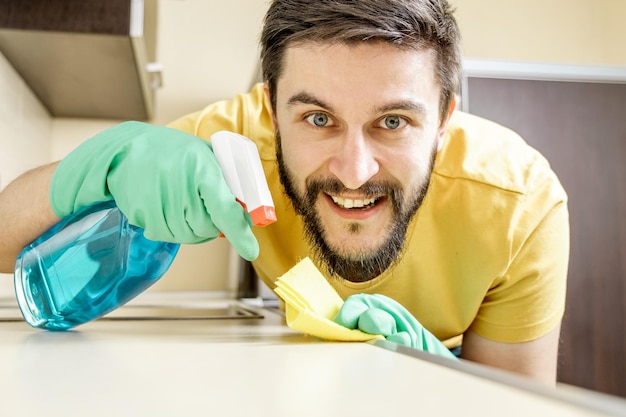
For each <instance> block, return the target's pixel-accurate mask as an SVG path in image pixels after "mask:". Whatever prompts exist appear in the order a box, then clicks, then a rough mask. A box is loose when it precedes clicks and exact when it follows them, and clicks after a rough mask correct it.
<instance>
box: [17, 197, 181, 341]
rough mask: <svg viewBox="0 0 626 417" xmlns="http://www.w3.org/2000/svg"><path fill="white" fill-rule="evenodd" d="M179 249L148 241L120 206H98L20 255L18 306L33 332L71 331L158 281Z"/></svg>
mask: <svg viewBox="0 0 626 417" xmlns="http://www.w3.org/2000/svg"><path fill="white" fill-rule="evenodd" d="M179 247H180V245H179V244H176V243H168V242H157V241H153V240H149V239H147V238H146V237H144V235H143V230H142V229H141V228H138V227H135V226H132V225H130V224H129V223H128V219H127V218H126V216H124V215H123V214H122V212H121V211H119V209H118V208H117V206H116V205H115V202H114V201H107V202H104V203H98V204H95V205H93V206H91V207H88V208H87V209H84V210H82V211H79V212H77V213H74V214H73V215H71V216H68V217H67V218H65V219H63V220H61V221H60V222H59V223H57V224H56V225H55V226H53V227H52V228H50V229H49V230H48V231H46V232H45V233H44V234H42V235H41V236H40V237H39V238H37V240H35V241H34V242H33V243H31V244H30V245H28V246H27V247H25V248H24V249H23V250H22V252H21V253H20V254H19V255H18V257H17V261H16V266H15V292H16V295H17V301H18V305H19V307H20V310H21V311H22V315H23V316H24V318H25V320H26V322H27V323H28V324H30V325H31V326H33V327H36V328H42V329H47V330H68V329H71V328H73V327H75V326H78V325H80V324H83V323H86V322H88V321H91V320H94V319H96V318H98V317H101V316H103V315H105V314H107V313H109V312H111V311H113V310H115V309H116V308H118V307H119V306H121V305H123V304H125V303H127V302H128V301H130V300H131V299H133V298H134V297H135V296H137V295H139V294H140V293H142V292H143V291H144V290H146V289H147V288H148V287H150V286H151V285H152V284H154V283H155V282H156V281H158V280H159V278H161V276H163V274H164V273H165V272H166V271H167V269H168V268H169V267H170V265H171V264H172V262H173V260H174V258H175V256H176V253H177V252H178V249H179Z"/></svg>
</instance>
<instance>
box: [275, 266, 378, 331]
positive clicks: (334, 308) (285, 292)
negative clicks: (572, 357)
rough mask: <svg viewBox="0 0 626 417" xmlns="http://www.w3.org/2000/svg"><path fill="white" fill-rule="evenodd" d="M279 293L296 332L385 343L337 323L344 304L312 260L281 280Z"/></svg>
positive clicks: (278, 283) (291, 270)
mask: <svg viewBox="0 0 626 417" xmlns="http://www.w3.org/2000/svg"><path fill="white" fill-rule="evenodd" d="M275 291H276V293H277V294H278V295H279V296H280V297H281V298H282V299H283V301H285V305H286V307H285V309H286V315H287V325H288V326H289V327H290V328H292V329H294V330H296V331H299V332H302V333H306V334H310V335H312V336H316V337H319V338H322V339H326V340H337V341H346V342H365V341H368V340H373V339H384V337H383V336H380V335H372V334H368V333H364V332H362V331H360V330H352V329H348V328H347V327H343V326H341V325H339V324H337V323H335V322H334V321H333V318H334V317H335V316H336V315H337V313H338V312H339V310H340V309H341V306H342V305H343V300H342V299H341V297H340V296H339V294H337V292H336V291H335V289H334V288H333V287H331V286H330V284H329V283H328V282H327V281H326V278H325V277H324V276H323V275H322V273H321V272H320V271H319V270H318V269H317V268H316V267H315V265H314V264H313V262H311V260H310V259H309V258H304V259H303V260H301V261H300V262H298V263H297V264H296V265H295V266H294V267H293V268H291V269H290V270H289V271H287V272H286V273H285V274H284V275H283V276H281V277H280V278H278V280H277V281H276V289H275Z"/></svg>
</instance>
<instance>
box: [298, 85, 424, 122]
mask: <svg viewBox="0 0 626 417" xmlns="http://www.w3.org/2000/svg"><path fill="white" fill-rule="evenodd" d="M298 104H311V105H314V106H318V107H321V108H323V109H326V110H328V111H329V112H331V113H333V112H334V110H333V107H332V106H331V105H330V104H328V103H325V102H324V101H322V100H320V99H318V98H317V97H315V96H314V95H312V94H310V93H307V92H306V91H301V92H299V93H296V94H294V95H293V96H291V97H290V98H289V100H288V101H287V105H288V106H295V105H298ZM394 110H404V111H410V112H413V113H417V114H419V115H420V116H425V115H426V114H427V113H428V112H427V110H426V106H425V105H424V104H422V103H420V102H417V101H414V100H399V101H394V102H391V103H387V104H384V105H382V106H380V107H377V108H376V109H375V113H376V114H380V113H387V112H390V111H394Z"/></svg>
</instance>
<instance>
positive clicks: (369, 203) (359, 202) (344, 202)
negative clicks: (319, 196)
mask: <svg viewBox="0 0 626 417" xmlns="http://www.w3.org/2000/svg"><path fill="white" fill-rule="evenodd" d="M329 197H330V198H331V199H332V200H333V202H334V203H335V205H336V206H338V207H341V208H343V209H353V210H367V209H370V208H372V207H374V206H375V205H376V203H377V202H378V201H379V200H380V199H381V198H382V197H377V198H365V199H356V198H355V199H352V198H342V197H335V196H332V195H329Z"/></svg>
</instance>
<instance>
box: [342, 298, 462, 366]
mask: <svg viewBox="0 0 626 417" xmlns="http://www.w3.org/2000/svg"><path fill="white" fill-rule="evenodd" d="M334 321H335V322H336V323H338V324H340V325H342V326H344V327H347V328H349V329H359V330H361V331H363V332H365V333H369V334H379V335H383V336H384V337H385V339H387V340H389V341H390V342H395V343H398V344H401V345H405V346H410V347H412V348H414V349H418V350H423V351H426V352H430V353H433V354H436V355H439V356H444V357H447V358H453V359H457V358H456V356H454V354H453V353H452V352H450V350H448V348H447V347H445V346H444V344H443V343H441V342H440V341H439V339H437V338H436V337H435V336H434V335H433V334H432V333H430V332H429V331H428V330H426V329H425V328H424V327H423V326H422V325H421V324H420V322H419V321H417V319H416V318H415V317H413V316H412V315H411V313H409V311H408V310H407V309H406V308H404V307H403V306H402V305H400V304H399V303H398V302H397V301H395V300H393V299H391V298H389V297H386V296H384V295H380V294H355V295H352V296H350V297H348V298H346V300H345V301H344V303H343V306H342V307H341V309H340V310H339V313H338V314H337V316H336V317H335V319H334Z"/></svg>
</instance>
